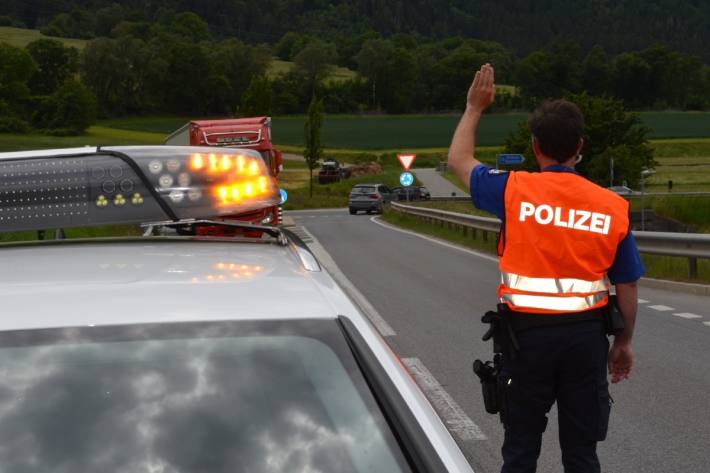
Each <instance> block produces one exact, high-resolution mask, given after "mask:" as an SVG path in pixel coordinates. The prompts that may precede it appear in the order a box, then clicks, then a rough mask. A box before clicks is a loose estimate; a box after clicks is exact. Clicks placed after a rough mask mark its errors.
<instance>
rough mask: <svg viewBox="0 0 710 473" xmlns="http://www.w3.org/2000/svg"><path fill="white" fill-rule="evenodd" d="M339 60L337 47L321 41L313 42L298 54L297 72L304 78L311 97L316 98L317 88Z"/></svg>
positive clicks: (296, 59) (296, 58)
mask: <svg viewBox="0 0 710 473" xmlns="http://www.w3.org/2000/svg"><path fill="white" fill-rule="evenodd" d="M337 58H338V53H337V51H336V50H335V46H333V45H332V44H330V43H325V42H323V41H321V40H313V41H311V42H310V43H308V45H307V46H306V47H304V48H303V49H302V50H301V52H299V53H298V54H296V57H295V62H296V72H297V73H299V74H300V75H302V76H303V78H304V80H305V82H306V84H307V86H308V89H309V90H310V93H311V96H315V93H316V87H318V85H320V83H321V81H322V80H323V79H325V78H326V77H327V76H328V74H330V72H331V71H332V70H333V63H334V62H335V61H336V59H337Z"/></svg>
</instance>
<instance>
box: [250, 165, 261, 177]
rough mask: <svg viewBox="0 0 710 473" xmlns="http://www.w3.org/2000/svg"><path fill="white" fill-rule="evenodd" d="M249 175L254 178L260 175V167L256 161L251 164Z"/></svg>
mask: <svg viewBox="0 0 710 473" xmlns="http://www.w3.org/2000/svg"><path fill="white" fill-rule="evenodd" d="M249 174H251V175H252V176H256V175H257V174H259V165H258V164H257V163H256V161H252V162H251V164H249Z"/></svg>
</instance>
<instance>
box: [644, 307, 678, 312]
mask: <svg viewBox="0 0 710 473" xmlns="http://www.w3.org/2000/svg"><path fill="white" fill-rule="evenodd" d="M648 308H649V309H653V310H657V311H659V312H668V311H669V310H675V309H674V308H673V307H668V306H667V305H650V306H648Z"/></svg>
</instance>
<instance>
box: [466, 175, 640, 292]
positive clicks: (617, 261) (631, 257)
mask: <svg viewBox="0 0 710 473" xmlns="http://www.w3.org/2000/svg"><path fill="white" fill-rule="evenodd" d="M543 172H573V173H576V172H577V171H575V170H574V169H572V168H568V167H565V166H560V165H554V166H548V167H546V168H545V169H543ZM507 182H508V172H506V171H499V170H497V169H492V168H489V167H488V166H484V165H482V164H479V165H478V166H476V167H474V168H473V171H472V172H471V179H470V186H471V199H472V200H473V205H475V206H476V208H478V209H481V210H485V211H486V212H490V213H492V214H494V215H495V216H496V217H498V218H499V219H501V221H502V222H503V225H505V205H504V202H505V184H506V183H507ZM644 273H645V269H644V267H643V263H642V262H641V256H640V255H639V252H638V249H637V248H636V240H634V236H633V235H632V234H631V231H629V233H628V234H627V235H626V238H624V239H623V240H622V241H621V243H619V246H618V247H617V248H616V257H615V258H614V263H613V264H612V266H611V268H609V271H608V272H607V274H608V276H609V280H610V281H611V283H612V284H618V283H622V284H623V283H631V282H634V281H637V280H638V279H639V278H640V277H641V276H643V275H644Z"/></svg>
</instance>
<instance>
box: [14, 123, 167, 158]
mask: <svg viewBox="0 0 710 473" xmlns="http://www.w3.org/2000/svg"><path fill="white" fill-rule="evenodd" d="M164 139H165V135H164V134H162V133H148V132H144V131H127V130H119V129H116V128H109V127H105V126H92V127H90V128H89V130H88V131H87V133H86V134H84V135H81V136H47V135H39V134H30V135H19V134H11V133H0V152H3V151H21V150H28V149H50V148H72V147H76V146H101V145H103V146H107V145H159V144H163V140H164Z"/></svg>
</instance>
